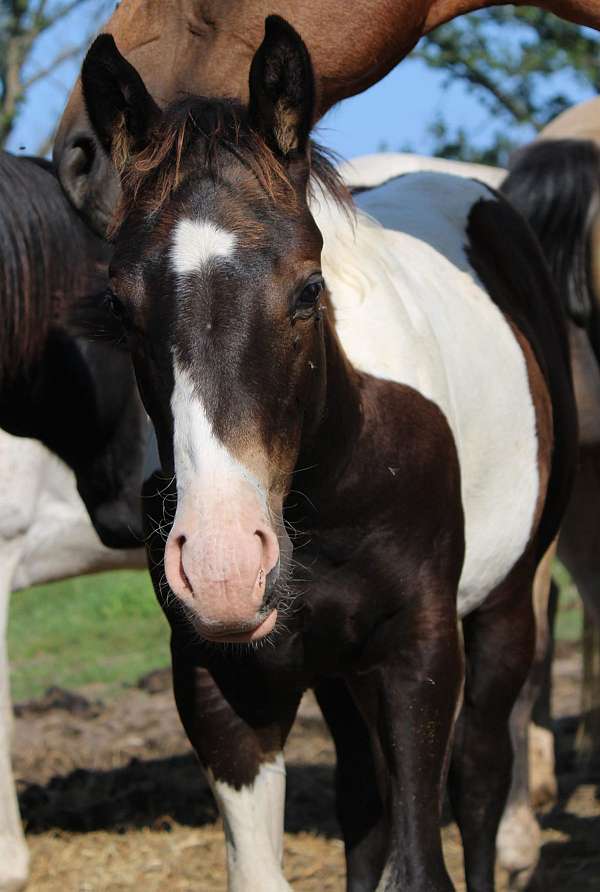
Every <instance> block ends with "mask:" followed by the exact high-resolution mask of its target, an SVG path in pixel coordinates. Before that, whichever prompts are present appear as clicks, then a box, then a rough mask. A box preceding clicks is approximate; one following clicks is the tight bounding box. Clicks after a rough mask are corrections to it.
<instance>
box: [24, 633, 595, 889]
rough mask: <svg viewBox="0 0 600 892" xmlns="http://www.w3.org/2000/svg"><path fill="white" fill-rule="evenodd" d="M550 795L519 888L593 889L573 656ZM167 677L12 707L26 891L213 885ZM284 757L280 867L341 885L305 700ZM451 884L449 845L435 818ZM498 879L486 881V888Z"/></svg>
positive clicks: (329, 885) (588, 787) (326, 766)
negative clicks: (538, 847) (576, 747)
mask: <svg viewBox="0 0 600 892" xmlns="http://www.w3.org/2000/svg"><path fill="white" fill-rule="evenodd" d="M555 665H556V671H555V678H556V685H555V714H556V715H557V716H558V717H559V721H558V729H559V733H560V737H559V741H560V754H559V772H560V802H559V804H558V805H557V806H555V807H554V808H553V809H551V810H550V811H548V812H547V813H546V814H545V815H543V816H542V817H541V820H542V825H543V828H544V829H543V838H544V847H543V852H542V859H541V862H540V865H539V868H538V870H537V872H536V876H535V877H534V880H533V883H532V886H531V888H534V889H537V890H543V892H592V890H596V892H598V890H600V786H599V783H600V778H595V779H594V778H587V779H582V778H579V777H577V776H576V775H575V774H574V773H573V772H572V754H571V747H572V742H573V730H574V721H573V719H572V718H569V716H571V715H572V713H573V712H574V705H575V704H577V702H578V673H579V661H578V657H577V654H576V653H575V652H574V651H573V649H569V648H566V647H563V648H562V649H561V651H560V652H559V659H557V661H556V664H555ZM169 685H170V682H169V678H168V674H167V673H164V672H162V673H160V672H159V673H155V674H152V675H151V676H149V677H147V678H146V679H145V680H143V682H142V687H139V688H131V689H129V690H126V691H124V692H123V694H122V695H121V696H119V697H117V698H116V699H112V700H110V701H108V702H106V703H102V702H100V701H99V699H98V691H95V690H94V689H90V688H88V689H86V690H85V691H83V692H80V693H78V694H74V693H71V694H69V693H67V692H63V691H58V690H55V691H50V692H48V694H47V696H46V698H44V699H43V700H41V701H35V702H32V703H29V704H23V705H21V706H19V707H17V709H16V713H17V718H16V723H15V724H16V729H15V742H14V766H15V772H16V775H17V778H18V787H19V793H20V801H21V809H22V814H23V817H24V820H25V824H26V827H27V835H28V842H29V846H30V850H31V854H32V881H31V885H30V887H29V888H30V889H31V890H32V892H121V890H125V889H127V890H130V889H143V890H144V892H155V890H156V892H158V890H160V892H164V890H169V892H170V890H186V892H188V890H190V892H191V890H194V892H224V890H225V888H226V885H225V871H224V857H225V856H224V842H223V834H222V830H221V827H220V825H219V820H218V817H217V813H216V809H215V806H214V804H213V801H212V798H211V795H210V792H209V790H208V788H207V785H206V783H205V782H204V780H203V777H202V774H201V772H200V770H199V768H198V766H197V764H196V762H195V759H194V757H193V756H192V754H191V752H190V748H189V745H188V743H187V740H186V738H185V737H184V734H183V731H182V730H181V728H180V725H179V720H178V718H177V715H176V713H175V708H174V705H173V701H172V696H171V692H170V686H169ZM286 761H287V766H288V798H287V806H286V840H285V842H286V846H285V872H286V876H287V877H288V879H289V881H290V883H291V884H292V886H293V887H294V890H298V892H334V890H336V892H341V890H343V889H344V859H343V845H342V842H341V839H340V833H339V828H338V826H337V822H336V820H335V817H334V800H333V762H334V756H333V747H332V744H331V740H330V738H329V735H328V733H327V731H326V729H325V728H324V726H323V724H322V721H321V719H320V716H319V712H318V709H317V707H316V704H315V702H314V700H312V699H311V698H310V697H307V698H305V700H304V701H303V705H302V708H301V712H300V715H299V718H298V721H297V723H296V725H295V728H294V731H293V733H292V735H291V738H290V741H289V744H288V747H287V752H286ZM444 846H445V852H446V858H447V862H448V865H449V867H450V870H451V873H452V876H453V879H454V881H455V884H456V887H457V889H458V890H464V883H463V880H462V877H461V866H460V862H461V849H460V843H459V840H458V834H457V831H456V827H455V826H454V825H452V824H450V825H448V826H447V827H445V828H444ZM504 888H505V882H504V879H503V878H502V877H499V889H500V890H502V889H504Z"/></svg>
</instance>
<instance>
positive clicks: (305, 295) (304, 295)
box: [293, 275, 325, 319]
mask: <svg viewBox="0 0 600 892" xmlns="http://www.w3.org/2000/svg"><path fill="white" fill-rule="evenodd" d="M324 288H325V282H324V281H323V277H322V276H321V275H316V276H312V277H311V278H310V279H309V280H308V282H307V283H306V284H305V286H304V288H303V289H302V291H301V292H300V294H299V295H298V297H297V298H296V303H295V305H294V313H293V317H294V319H308V318H309V317H310V316H312V314H313V313H314V311H315V309H316V307H317V304H318V303H319V298H320V297H321V294H322V293H323V289H324Z"/></svg>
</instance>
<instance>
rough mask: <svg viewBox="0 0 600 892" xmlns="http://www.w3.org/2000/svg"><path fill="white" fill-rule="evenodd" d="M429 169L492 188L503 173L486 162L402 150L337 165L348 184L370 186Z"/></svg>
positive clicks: (360, 157) (501, 177)
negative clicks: (469, 178) (474, 162)
mask: <svg viewBox="0 0 600 892" xmlns="http://www.w3.org/2000/svg"><path fill="white" fill-rule="evenodd" d="M424 170H429V171H434V172H437V173H451V174H456V175H457V176H460V177H473V179H476V180H481V181H482V182H483V183H486V184H487V185H488V186H492V187H493V188H494V189H498V188H500V184H501V183H502V181H503V180H504V179H505V177H506V170H504V168H502V167H491V166H489V165H487V164H467V163H466V162H465V161H448V160H447V159H446V158H431V157H429V156H427V155H413V154H409V153H405V152H382V153H381V154H379V155H360V156H359V157H358V158H353V159H352V160H351V161H345V162H344V163H343V164H341V165H340V173H341V175H342V177H343V178H344V181H345V182H346V183H347V184H348V186H350V188H360V187H362V188H365V189H372V188H373V187H374V186H380V185H382V184H383V183H385V182H386V180H391V179H392V178H393V177H399V176H403V175H404V174H405V173H418V172H420V171H424Z"/></svg>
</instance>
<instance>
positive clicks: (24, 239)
mask: <svg viewBox="0 0 600 892" xmlns="http://www.w3.org/2000/svg"><path fill="white" fill-rule="evenodd" d="M107 254H108V252H107V246H105V245H104V243H103V242H101V241H100V240H99V239H97V238H96V237H95V236H93V235H92V234H91V232H89V231H88V230H87V228H86V227H85V225H84V224H83V223H82V222H81V220H80V219H79V218H78V217H77V215H76V213H75V212H74V211H73V210H72V208H71V206H70V205H69V203H68V201H67V199H66V197H65V195H64V193H63V191H62V189H61V187H60V185H59V183H58V180H57V179H56V177H55V176H54V174H53V172H52V168H51V165H50V163H49V162H47V161H44V159H40V158H26V157H22V158H17V157H14V156H13V155H10V154H8V153H6V152H0V257H1V258H2V259H1V262H0V323H1V324H0V381H6V380H8V379H10V377H12V376H14V375H15V374H16V373H17V372H18V371H23V370H24V369H25V368H27V366H28V365H29V364H30V363H31V362H33V361H35V359H37V358H38V357H39V356H40V354H41V352H42V350H43V347H44V344H45V343H46V339H47V337H48V332H49V329H50V328H51V326H52V325H53V324H54V323H59V322H60V320H61V317H62V315H63V313H64V311H65V309H66V308H67V306H68V305H69V304H71V303H72V302H73V301H74V300H76V299H77V298H78V297H81V296H83V295H84V294H86V293H88V292H91V291H93V290H98V289H99V288H100V287H103V284H104V277H105V270H106V263H105V262H106V260H107Z"/></svg>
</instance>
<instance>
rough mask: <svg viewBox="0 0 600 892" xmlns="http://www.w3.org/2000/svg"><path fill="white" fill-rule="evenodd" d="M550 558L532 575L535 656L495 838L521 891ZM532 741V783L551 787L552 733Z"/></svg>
mask: <svg viewBox="0 0 600 892" xmlns="http://www.w3.org/2000/svg"><path fill="white" fill-rule="evenodd" d="M555 553H556V542H554V543H553V544H552V545H551V546H550V548H549V549H548V551H547V552H546V554H545V555H544V558H543V559H542V561H541V562H540V565H539V567H538V569H537V572H536V574H535V580H534V585H533V607H534V613H535V627H536V636H535V655H534V661H533V666H532V668H531V671H530V673H529V677H528V679H527V681H526V682H525V684H524V685H523V688H522V690H521V693H520V694H519V697H518V699H517V702H516V703H515V705H514V708H513V711H512V714H511V717H510V734H511V740H512V746H513V754H514V762H513V771H512V783H511V787H510V792H509V794H508V801H507V803H506V808H505V810H504V814H503V816H502V821H501V822H500V827H499V830H498V838H497V849H498V861H499V863H500V865H501V866H502V867H503V868H504V869H505V870H506V871H507V872H508V875H509V884H510V887H511V888H514V889H520V888H524V887H525V886H526V884H527V882H528V880H529V878H530V877H531V874H532V872H533V870H534V868H535V866H536V864H537V862H538V859H539V850H540V841H541V837H540V828H539V825H538V823H537V820H536V818H535V815H534V813H533V810H532V806H531V795H530V777H531V773H530V770H531V763H530V751H531V746H530V743H531V741H530V736H529V735H530V733H531V731H532V727H531V725H530V722H531V714H532V710H533V707H534V704H535V702H536V699H537V697H538V695H539V692H540V689H541V686H542V683H543V681H544V674H545V672H546V670H547V668H548V667H547V659H546V657H547V653H548V647H549V642H550V629H549V624H548V599H549V594H550V589H551V585H552V561H553V559H554V555H555ZM533 734H535V735H537V737H536V738H535V739H536V742H537V745H538V747H540V749H541V753H540V755H541V756H542V759H541V761H542V764H541V765H538V766H537V768H536V770H537V772H538V783H540V782H541V779H542V776H543V777H545V778H546V779H545V781H544V784H546V785H548V784H549V785H554V789H555V785H556V781H555V777H554V746H553V738H552V732H551V731H550V729H546V728H541V727H540V728H537V727H536V728H535V730H534V731H533Z"/></svg>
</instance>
